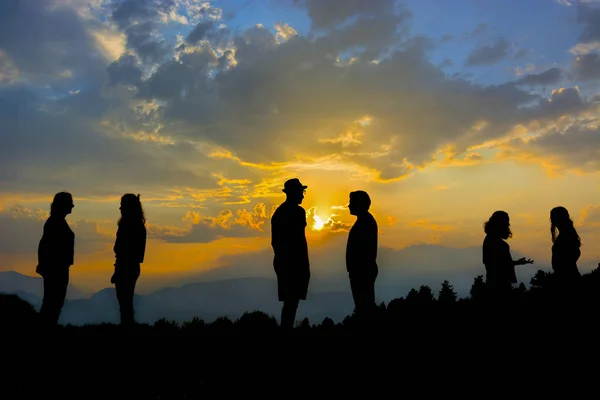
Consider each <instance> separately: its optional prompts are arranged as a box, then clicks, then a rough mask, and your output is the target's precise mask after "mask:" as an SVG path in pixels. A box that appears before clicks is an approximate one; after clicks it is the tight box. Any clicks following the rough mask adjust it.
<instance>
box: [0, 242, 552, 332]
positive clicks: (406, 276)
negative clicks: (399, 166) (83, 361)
mask: <svg viewBox="0 0 600 400" xmlns="http://www.w3.org/2000/svg"><path fill="white" fill-rule="evenodd" d="M337 256H338V255H337V254H336V257H337ZM513 257H514V258H517V257H521V255H519V254H518V253H517V252H513ZM338 258H339V257H338ZM271 259H272V255H271V254H270V253H269V252H268V251H267V252H260V253H257V254H253V255H250V254H248V255H244V256H243V257H241V258H231V259H230V260H229V261H230V264H229V266H226V267H223V268H220V269H216V270H212V271H210V272H209V273H208V274H205V275H197V276H194V277H188V280H187V282H182V283H177V282H172V287H165V288H161V289H158V290H156V291H154V292H152V293H150V294H147V295H136V296H135V307H136V318H137V320H138V321H140V322H147V323H152V322H155V321H156V320H157V319H160V318H167V319H170V320H175V321H179V322H181V321H185V320H190V319H191V318H193V317H196V316H197V317H200V318H202V319H204V320H206V321H212V320H214V319H215V318H217V317H220V316H228V317H230V318H232V319H236V318H238V317H239V316H241V315H242V314H243V313H244V312H247V311H253V310H260V311H263V312H266V313H267V314H270V315H273V316H275V317H277V318H278V319H279V314H280V311H281V303H280V302H279V301H278V300H277V283H276V281H275V279H274V273H273V272H272V267H271V266H270V261H271ZM315 259H316V260H317V261H316V262H315V263H314V264H313V268H314V269H313V270H314V271H315V272H314V273H313V276H312V278H311V283H310V287H309V294H308V298H307V300H306V301H303V302H301V303H300V307H299V309H298V316H297V317H298V319H301V318H304V317H308V318H309V319H310V320H311V321H314V322H320V321H322V320H323V318H325V317H330V318H332V319H334V320H335V321H340V320H342V319H343V318H344V317H345V316H346V315H348V314H350V313H351V312H352V309H353V307H354V304H353V301H352V295H351V293H350V286H349V283H348V276H347V273H346V271H345V267H344V265H343V264H339V260H337V258H336V259H328V258H327V257H322V258H321V259H320V260H319V258H318V257H315ZM378 260H379V264H380V270H379V277H378V280H377V284H376V296H377V302H386V303H387V302H389V301H390V300H392V299H394V298H398V297H402V296H406V294H407V293H408V291H409V290H410V289H411V288H417V289H418V288H419V287H420V286H421V285H428V286H430V287H431V288H432V289H433V291H434V293H436V294H437V292H438V290H439V289H440V285H441V283H442V281H443V280H448V281H450V283H451V284H452V285H453V286H454V289H455V290H456V292H457V293H458V295H459V296H460V297H465V296H467V295H468V293H469V289H470V287H471V284H472V283H473V279H474V278H475V276H477V275H482V274H484V267H483V265H482V263H481V248H480V247H479V246H473V247H467V248H451V247H444V246H437V245H417V246H410V247H406V248H404V249H401V250H394V249H390V248H382V249H380V252H379V257H378ZM541 268H544V266H543V265H538V264H537V263H536V264H535V265H533V266H523V267H518V268H517V277H518V279H519V281H521V282H524V283H526V284H528V283H529V280H530V278H531V277H532V276H533V275H534V274H535V272H536V271H537V270H538V269H541ZM244 274H245V276H244ZM253 275H258V276H253ZM190 281H195V282H194V283H189V282H190ZM0 292H5V293H15V294H18V295H19V296H20V297H21V298H23V299H25V300H27V301H29V302H31V303H32V304H33V305H34V306H36V308H38V309H39V305H40V304H41V300H40V299H41V298H42V295H43V288H42V281H41V278H37V277H31V276H25V275H21V274H19V273H16V272H2V273H0ZM84 297H85V296H84V295H83V293H81V291H79V290H78V289H77V288H74V287H72V286H71V287H70V288H69V296H68V301H67V302H66V303H65V306H64V308H63V314H62V316H61V320H60V321H61V323H71V324H75V325H81V324H86V323H100V322H113V323H117V322H118V321H119V306H118V303H117V299H116V296H115V291H114V288H106V289H102V290H100V291H99V292H97V293H95V294H94V295H92V296H91V297H90V298H84Z"/></svg>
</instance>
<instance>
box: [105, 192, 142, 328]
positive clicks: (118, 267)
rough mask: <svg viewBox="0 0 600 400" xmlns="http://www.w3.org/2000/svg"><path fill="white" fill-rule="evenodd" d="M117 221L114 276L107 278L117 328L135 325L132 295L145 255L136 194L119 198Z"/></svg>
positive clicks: (138, 196) (140, 206)
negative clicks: (116, 304)
mask: <svg viewBox="0 0 600 400" xmlns="http://www.w3.org/2000/svg"><path fill="white" fill-rule="evenodd" d="M120 210H121V218H120V219H119V223H118V225H119V228H118V229H117V239H116V241H115V245H114V248H113V249H114V252H115V273H114V274H113V276H112V278H111V279H110V282H111V283H114V284H115V291H116V292H117V300H118V301H119V308H120V311H121V325H122V326H123V327H126V328H128V327H131V326H133V325H134V323H135V318H134V311H133V295H134V292H135V284H136V283H137V280H138V278H139V276H140V264H141V263H143V262H144V254H145V252H146V226H145V224H146V218H145V216H144V210H143V208H142V203H141V202H140V195H139V194H138V195H137V196H136V195H135V194H131V193H128V194H125V195H123V197H121V207H120Z"/></svg>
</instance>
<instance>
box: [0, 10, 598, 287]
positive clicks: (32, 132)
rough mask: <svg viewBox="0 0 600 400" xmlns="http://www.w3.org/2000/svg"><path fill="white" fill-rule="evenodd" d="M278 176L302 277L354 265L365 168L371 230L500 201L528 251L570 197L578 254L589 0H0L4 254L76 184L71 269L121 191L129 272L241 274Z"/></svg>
mask: <svg viewBox="0 0 600 400" xmlns="http://www.w3.org/2000/svg"><path fill="white" fill-rule="evenodd" d="M292 177H298V178H300V180H301V181H302V182H303V183H304V184H305V185H308V189H307V193H306V198H305V200H304V203H303V207H304V208H305V209H306V211H307V215H308V224H309V226H308V229H307V236H308V240H309V246H310V248H309V251H310V254H311V260H314V262H313V264H314V266H313V275H319V274H323V275H327V274H335V273H344V272H345V271H344V264H343V262H344V244H345V240H346V238H347V231H348V229H349V227H350V226H351V224H352V223H353V222H354V217H352V216H350V215H349V213H348V210H347V208H346V206H347V204H348V193H349V192H350V191H352V190H358V189H362V190H366V191H367V192H368V193H369V194H370V195H371V198H372V201H373V206H372V213H373V214H374V215H375V217H376V219H377V221H378V223H379V228H380V246H381V247H382V248H383V247H387V248H391V249H402V248H406V247H407V246H411V245H415V244H436V245H440V246H449V247H459V248H460V247H467V246H479V245H480V244H481V242H482V241H483V236H484V235H483V229H482V224H483V222H484V221H485V220H486V219H487V218H488V217H489V216H490V215H491V214H492V213H493V212H494V211H495V210H500V209H501V210H505V211H507V212H508V213H509V214H510V216H511V225H512V229H513V234H514V237H513V238H512V239H511V240H510V241H509V243H510V245H511V248H512V249H513V250H514V251H518V252H520V253H522V254H523V255H525V256H527V257H530V258H533V259H534V260H535V261H536V265H535V266H536V267H540V268H541V267H543V266H544V265H547V263H548V260H549V259H550V255H551V254H550V247H551V239H550V233H549V214H550V209H551V208H552V207H555V206H558V205H562V206H565V207H566V208H567V209H568V210H569V211H570V213H571V215H572V217H573V220H574V221H575V223H576V227H577V229H578V231H579V233H580V235H581V237H582V241H583V247H582V253H583V254H582V259H581V261H580V265H581V268H582V270H583V271H585V270H589V268H590V267H593V266H595V265H597V263H598V262H600V1H598V0H587V1H583V0H582V1H576V0H505V1H497V0H453V1H442V0H407V1H393V0H254V1H253V0H219V1H217V0H215V1H200V0H135V1H131V0H127V1H117V0H23V1H17V0H11V1H1V2H0V270H16V271H18V272H21V273H24V274H27V275H32V276H33V275H35V266H36V262H37V254H36V251H37V244H38V241H39V239H40V237H41V233H42V226H43V223H44V221H45V218H47V215H48V211H49V204H50V201H51V199H52V197H53V195H54V194H55V193H56V192H58V191H62V190H67V191H69V192H71V193H72V194H73V196H74V201H75V208H74V210H73V213H72V215H70V216H69V217H68V221H69V223H70V224H71V225H72V227H73V230H74V231H75V233H76V255H75V265H74V266H73V267H72V269H71V271H72V272H71V282H72V283H74V284H75V285H77V286H79V287H81V288H84V289H87V290H99V289H101V288H104V287H107V286H110V283H109V280H110V276H111V274H112V270H113V261H114V253H113V251H112V246H113V243H114V238H115V233H116V228H117V227H116V222H117V219H118V218H119V199H120V196H121V195H122V194H124V193H128V192H131V193H136V194H137V193H140V194H141V199H142V202H143V205H144V208H145V211H146V214H147V219H148V247H147V253H146V262H145V263H144V264H143V266H142V277H141V279H140V281H139V290H140V292H143V291H145V290H146V291H148V290H151V289H154V288H157V287H160V286H163V285H167V284H179V283H181V282H185V281H190V280H193V279H196V278H198V277H201V276H202V273H204V272H206V271H209V270H213V271H214V270H215V269H217V268H218V269H220V270H226V269H227V268H230V269H236V268H237V270H238V272H239V271H240V270H241V271H242V272H241V274H247V275H249V276H250V275H253V274H255V273H258V272H257V271H255V269H253V268H254V267H250V266H248V267H247V270H244V269H243V268H244V266H245V265H246V264H245V262H246V260H250V259H252V258H253V257H254V259H255V260H257V259H260V260H264V263H263V266H262V267H261V268H263V269H262V270H261V271H263V272H264V271H266V272H264V273H267V274H268V273H270V271H272V267H271V265H269V263H270V262H271V261H270V258H269V257H271V255H272V251H271V249H270V222H269V219H270V216H271V213H272V211H273V209H274V207H276V206H277V205H278V204H280V203H281V202H282V201H283V200H284V194H283V193H282V192H281V189H282V187H283V183H284V181H285V180H286V179H288V178H292ZM259 254H260V255H262V256H260V257H262V258H260V257H259ZM257 257H258V258H257ZM455 261H456V260H455ZM250 264H252V263H250ZM250 264H248V265H250ZM254 264H256V263H254ZM452 265H454V264H452ZM380 268H398V269H402V268H403V266H402V265H387V264H385V262H382V265H380ZM440 268H442V267H441V266H440ZM481 268H482V270H483V265H482V266H481Z"/></svg>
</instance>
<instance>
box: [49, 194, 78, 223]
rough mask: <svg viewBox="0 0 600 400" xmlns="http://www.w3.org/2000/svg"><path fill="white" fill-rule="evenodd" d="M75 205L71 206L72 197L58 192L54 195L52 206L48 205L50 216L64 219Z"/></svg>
mask: <svg viewBox="0 0 600 400" xmlns="http://www.w3.org/2000/svg"><path fill="white" fill-rule="evenodd" d="M73 207H75V204H73V196H71V193H69V192H59V193H56V194H55V195H54V199H53V200H52V204H50V215H54V216H57V217H63V218H64V217H66V216H67V214H71V210H73Z"/></svg>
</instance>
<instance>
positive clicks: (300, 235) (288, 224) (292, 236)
mask: <svg viewBox="0 0 600 400" xmlns="http://www.w3.org/2000/svg"><path fill="white" fill-rule="evenodd" d="M306 225H307V224H306V212H305V210H304V208H302V207H301V206H299V205H297V204H293V203H291V202H287V201H286V202H284V203H282V204H281V205H280V206H279V207H277V209H276V210H275V212H274V213H273V216H272V217H271V246H272V247H273V251H274V254H275V256H274V260H273V262H274V267H275V269H276V271H283V270H288V271H290V272H292V271H302V270H308V269H309V260H308V243H307V241H306V235H305V229H306Z"/></svg>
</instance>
